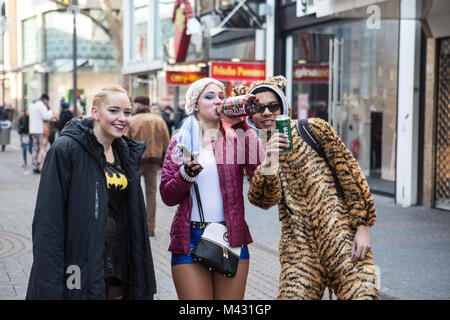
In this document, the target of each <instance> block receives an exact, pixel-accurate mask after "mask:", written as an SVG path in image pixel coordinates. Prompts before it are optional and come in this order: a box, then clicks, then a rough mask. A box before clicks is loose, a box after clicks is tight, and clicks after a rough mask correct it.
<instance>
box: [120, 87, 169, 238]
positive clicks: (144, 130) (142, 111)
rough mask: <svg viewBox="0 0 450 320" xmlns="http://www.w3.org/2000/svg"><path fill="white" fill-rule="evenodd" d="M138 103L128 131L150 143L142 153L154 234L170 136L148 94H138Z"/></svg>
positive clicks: (134, 137)
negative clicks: (158, 181) (161, 173)
mask: <svg viewBox="0 0 450 320" xmlns="http://www.w3.org/2000/svg"><path fill="white" fill-rule="evenodd" d="M134 105H135V113H136V115H135V116H133V117H131V119H130V125H129V127H128V129H127V130H126V131H125V133H124V134H125V135H127V136H128V137H130V138H132V139H134V140H137V141H145V142H146V143H147V147H146V148H145V152H144V154H143V155H142V161H141V174H142V175H143V176H144V181H145V196H146V204H147V228H148V233H149V235H150V236H151V237H152V236H154V235H155V223H156V176H157V173H158V170H160V169H161V166H162V163H163V160H164V155H165V153H166V149H167V146H168V145H169V141H170V136H169V131H168V130H167V126H166V123H165V122H164V120H163V119H162V118H161V117H160V116H158V115H155V114H152V113H150V99H149V98H148V97H145V96H138V97H136V98H135V99H134Z"/></svg>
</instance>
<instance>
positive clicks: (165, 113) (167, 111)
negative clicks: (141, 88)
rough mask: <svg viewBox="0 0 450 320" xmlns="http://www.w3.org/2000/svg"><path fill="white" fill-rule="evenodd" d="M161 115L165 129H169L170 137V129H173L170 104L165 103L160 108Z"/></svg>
mask: <svg viewBox="0 0 450 320" xmlns="http://www.w3.org/2000/svg"><path fill="white" fill-rule="evenodd" d="M161 116H162V118H163V119H164V121H165V122H166V125H167V129H168V130H169V135H170V136H171V137H172V131H173V125H174V122H173V109H172V107H171V106H169V105H166V106H163V107H162V108H161Z"/></svg>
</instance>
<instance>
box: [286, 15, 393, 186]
mask: <svg viewBox="0 0 450 320" xmlns="http://www.w3.org/2000/svg"><path fill="white" fill-rule="evenodd" d="M398 32H399V25H398V21H396V20H383V21H382V25H381V28H380V29H368V28H367V27H366V22H365V21H364V20H361V21H351V22H342V23H338V24H336V23H334V24H333V25H328V26H327V25H325V26H320V27H315V28H309V29H304V30H302V31H300V32H297V33H295V34H294V35H293V39H294V51H293V59H294V61H293V79H292V80H293V88H292V93H293V96H292V97H291V98H292V115H293V118H305V117H319V118H323V119H325V120H327V121H329V122H330V123H332V124H333V127H334V128H335V129H336V130H337V132H338V134H339V135H340V137H341V139H342V140H343V141H344V143H345V144H346V146H347V147H348V149H349V150H350V151H351V152H352V153H353V155H354V156H355V158H356V159H357V160H358V162H359V165H360V167H361V169H362V170H363V172H364V174H365V175H366V176H367V177H368V180H372V181H369V183H370V184H371V188H372V189H373V190H377V189H379V190H378V191H383V192H387V193H391V194H393V193H394V192H395V190H394V180H395V166H396V161H395V160H396V155H395V140H396V138H395V133H396V118H397V115H396V111H397V106H396V104H397V68H398ZM330 51H331V52H330ZM330 53H331V54H332V56H333V57H334V58H335V59H336V60H334V61H332V64H333V66H331V67H336V70H337V71H336V72H331V71H330ZM331 70H333V68H331ZM330 78H331V80H332V81H333V82H334V83H335V84H336V86H335V87H332V88H331V89H332V90H331V91H330V81H331V80H330ZM333 90H335V91H333ZM330 92H331V95H330Z"/></svg>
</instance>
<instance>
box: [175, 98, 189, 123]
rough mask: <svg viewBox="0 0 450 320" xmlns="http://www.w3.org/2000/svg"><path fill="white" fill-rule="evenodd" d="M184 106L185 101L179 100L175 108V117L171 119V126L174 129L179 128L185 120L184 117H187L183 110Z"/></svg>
mask: <svg viewBox="0 0 450 320" xmlns="http://www.w3.org/2000/svg"><path fill="white" fill-rule="evenodd" d="M185 104H186V101H184V100H181V101H180V103H179V104H178V106H177V110H176V111H175V116H174V117H173V126H174V128H175V129H179V128H180V127H181V124H182V123H183V120H184V119H186V117H187V114H186V111H185V109H184V105H185Z"/></svg>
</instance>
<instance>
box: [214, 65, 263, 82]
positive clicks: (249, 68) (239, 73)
mask: <svg viewBox="0 0 450 320" xmlns="http://www.w3.org/2000/svg"><path fill="white" fill-rule="evenodd" d="M209 76H210V77H211V78H214V79H217V80H221V81H233V80H234V81H236V80H238V81H258V80H264V79H265V78H266V64H265V63H239V62H218V61H211V66H210V68H209Z"/></svg>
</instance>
